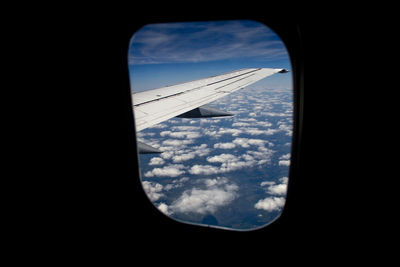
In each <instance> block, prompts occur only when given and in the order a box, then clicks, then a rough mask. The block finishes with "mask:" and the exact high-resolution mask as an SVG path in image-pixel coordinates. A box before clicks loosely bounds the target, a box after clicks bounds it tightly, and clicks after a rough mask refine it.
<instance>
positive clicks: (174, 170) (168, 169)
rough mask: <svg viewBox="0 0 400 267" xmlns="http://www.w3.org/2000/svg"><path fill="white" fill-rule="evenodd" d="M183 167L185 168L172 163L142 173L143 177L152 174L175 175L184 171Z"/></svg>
mask: <svg viewBox="0 0 400 267" xmlns="http://www.w3.org/2000/svg"><path fill="white" fill-rule="evenodd" d="M184 168H185V166H184V165H182V164H172V165H168V166H165V167H163V168H155V169H153V170H151V171H148V172H146V173H145V174H144V176H145V177H153V176H159V177H163V176H168V177H177V176H179V175H181V174H184V173H185V171H183V170H182V169H184Z"/></svg>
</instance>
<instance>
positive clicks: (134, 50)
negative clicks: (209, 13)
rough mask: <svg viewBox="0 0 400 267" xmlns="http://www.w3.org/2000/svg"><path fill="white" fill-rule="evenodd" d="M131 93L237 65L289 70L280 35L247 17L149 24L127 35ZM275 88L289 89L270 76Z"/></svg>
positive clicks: (287, 82) (285, 82)
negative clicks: (129, 36) (246, 18)
mask: <svg viewBox="0 0 400 267" xmlns="http://www.w3.org/2000/svg"><path fill="white" fill-rule="evenodd" d="M128 62H129V68H130V73H131V78H132V79H131V85H132V86H131V87H132V90H133V91H135V92H139V91H144V90H148V89H154V88H159V87H163V86H167V85H172V84H177V83H181V82H186V81H191V80H195V79H199V78H203V77H208V76H212V75H216V74H222V73H225V72H230V71H233V70H238V69H242V68H259V67H262V68H286V69H289V70H290V69H291V65H290V60H289V57H288V54H287V51H286V48H285V45H284V44H283V42H282V41H281V39H280V38H279V37H278V36H277V35H276V33H274V32H273V31H272V30H270V29H269V28H267V27H266V26H265V25H264V24H261V23H259V22H256V21H251V20H235V21H214V22H187V23H168V24H149V25H146V26H144V27H143V28H141V29H140V30H139V31H138V32H136V33H135V34H134V36H133V37H132V39H131V43H130V49H129V53H128ZM269 84H270V85H273V86H274V87H275V88H278V87H279V88H291V87H292V85H291V80H290V79H287V78H286V77H283V76H279V75H276V76H274V77H271V78H270V79H269Z"/></svg>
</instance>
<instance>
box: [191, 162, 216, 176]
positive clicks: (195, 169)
mask: <svg viewBox="0 0 400 267" xmlns="http://www.w3.org/2000/svg"><path fill="white" fill-rule="evenodd" d="M219 172H220V170H219V168H218V167H215V166H211V165H197V164H196V165H193V166H192V167H191V168H190V170H189V173H190V174H197V175H199V174H204V175H210V174H217V173H219Z"/></svg>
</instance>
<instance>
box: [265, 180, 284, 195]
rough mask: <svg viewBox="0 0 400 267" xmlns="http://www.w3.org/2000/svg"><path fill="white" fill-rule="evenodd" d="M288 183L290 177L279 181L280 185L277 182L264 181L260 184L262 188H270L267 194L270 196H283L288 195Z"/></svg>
mask: <svg viewBox="0 0 400 267" xmlns="http://www.w3.org/2000/svg"><path fill="white" fill-rule="evenodd" d="M288 181H289V178H288V177H282V178H280V179H279V182H280V183H279V184H276V182H274V181H264V182H262V183H261V184H260V186H262V187H264V186H268V189H267V192H268V194H270V195H278V196H282V195H286V192H287V185H288Z"/></svg>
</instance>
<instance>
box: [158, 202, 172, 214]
mask: <svg viewBox="0 0 400 267" xmlns="http://www.w3.org/2000/svg"><path fill="white" fill-rule="evenodd" d="M157 208H158V209H159V210H160V211H161V212H162V213H164V214H165V215H168V216H169V215H172V213H173V212H172V211H171V210H170V209H169V207H168V205H167V204H165V203H160V204H159V205H158V206H157Z"/></svg>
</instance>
